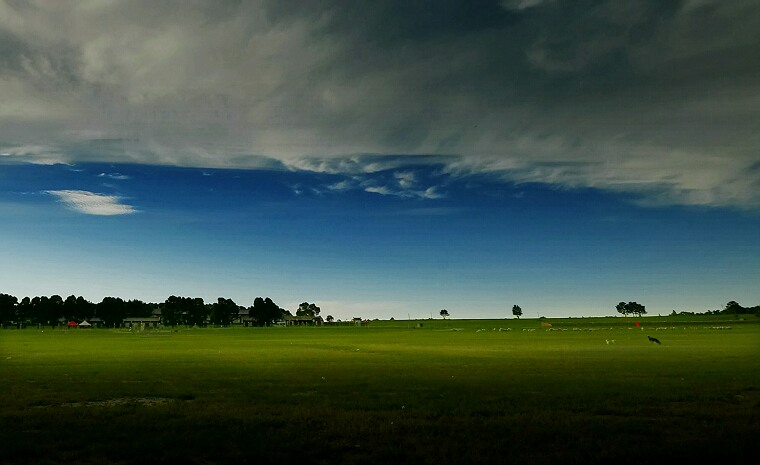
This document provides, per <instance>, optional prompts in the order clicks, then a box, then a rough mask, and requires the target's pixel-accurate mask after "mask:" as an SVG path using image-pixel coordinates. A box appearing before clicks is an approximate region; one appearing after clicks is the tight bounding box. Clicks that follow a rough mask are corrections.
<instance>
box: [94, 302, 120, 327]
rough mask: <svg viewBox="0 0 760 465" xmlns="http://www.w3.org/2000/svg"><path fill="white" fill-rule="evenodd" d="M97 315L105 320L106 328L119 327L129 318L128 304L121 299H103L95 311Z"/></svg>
mask: <svg viewBox="0 0 760 465" xmlns="http://www.w3.org/2000/svg"><path fill="white" fill-rule="evenodd" d="M95 315H96V316H97V317H98V318H100V319H101V320H103V323H104V324H105V325H106V327H108V328H116V327H119V326H121V324H122V322H123V321H124V318H126V317H127V306H126V302H124V300H123V299H122V298H121V297H103V300H102V301H100V303H99V304H98V306H97V309H96V310H95Z"/></svg>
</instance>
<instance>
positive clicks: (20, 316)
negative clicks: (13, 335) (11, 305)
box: [14, 297, 32, 328]
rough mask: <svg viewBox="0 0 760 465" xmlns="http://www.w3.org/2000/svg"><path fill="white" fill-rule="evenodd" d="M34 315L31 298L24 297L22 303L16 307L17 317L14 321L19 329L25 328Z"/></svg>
mask: <svg viewBox="0 0 760 465" xmlns="http://www.w3.org/2000/svg"><path fill="white" fill-rule="evenodd" d="M31 314H32V300H31V299H30V298H29V297H24V298H23V299H21V301H20V302H19V303H18V305H16V317H15V319H14V321H15V322H16V327H17V328H25V327H26V325H27V324H28V323H29V318H30V317H31Z"/></svg>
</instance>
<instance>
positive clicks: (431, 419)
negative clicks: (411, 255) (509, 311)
mask: <svg viewBox="0 0 760 465" xmlns="http://www.w3.org/2000/svg"><path fill="white" fill-rule="evenodd" d="M633 321H634V320H632V319H623V318H593V319H565V320H536V319H532V320H523V321H515V320H491V321H477V320H469V321H467V320H447V321H442V320H435V321H432V320H425V321H419V322H408V321H395V322H393V321H390V322H389V321H382V322H380V321H378V322H372V323H371V324H370V325H369V326H368V327H320V328H219V329H215V328H206V329H197V328H193V329H184V328H180V329H178V330H177V331H176V332H175V331H171V330H168V329H165V330H159V331H156V330H147V331H143V332H136V331H133V332H129V331H124V330H81V329H79V330H64V329H57V330H51V329H49V328H46V329H44V331H40V330H39V329H27V330H21V331H19V330H4V331H0V363H1V364H2V365H0V366H2V378H1V379H0V392H2V402H1V403H0V443H1V446H0V462H1V463H19V464H24V463H35V464H62V463H92V464H106V463H135V462H145V461H150V462H158V463H191V464H192V463H197V464H214V463H294V462H297V463H301V464H305V463H324V464H333V463H357V464H358V463H408V464H433V463H435V464H441V463H452V464H454V463H457V464H458V463H531V464H533V463H586V464H587V463H610V462H614V463H641V462H642V461H649V462H652V461H654V462H657V463H664V462H665V461H667V460H676V459H678V460H690V459H691V460H697V459H698V460H700V461H702V460H719V463H721V464H725V463H750V462H754V460H755V459H757V458H758V456H759V454H758V446H757V444H756V443H755V442H754V441H756V440H757V438H758V437H760V324H758V323H760V322H759V321H758V319H757V318H756V317H751V318H748V320H747V321H738V320H737V321H731V320H728V319H718V318H714V317H709V318H705V317H702V318H701V319H700V318H696V317H694V318H691V319H688V318H685V317H684V318H681V319H677V318H675V317H662V318H656V317H654V318H651V317H650V318H645V319H642V325H643V326H642V328H636V327H635V326H634V325H633ZM546 322H548V323H551V324H552V325H553V326H551V327H544V326H541V323H546ZM419 324H421V325H422V326H421V327H418V325H419ZM658 328H659V329H658ZM729 328H730V329H729ZM500 329H501V330H500ZM508 329H509V330H508ZM647 335H651V336H655V337H657V338H659V339H660V340H661V341H662V344H661V345H656V344H652V343H650V342H649V341H648V340H647V337H646V336H647ZM612 340H614V342H612Z"/></svg>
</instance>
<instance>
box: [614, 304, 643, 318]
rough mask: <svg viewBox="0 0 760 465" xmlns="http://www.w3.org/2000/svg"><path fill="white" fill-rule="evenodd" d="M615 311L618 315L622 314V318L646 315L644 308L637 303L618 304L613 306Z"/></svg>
mask: <svg viewBox="0 0 760 465" xmlns="http://www.w3.org/2000/svg"><path fill="white" fill-rule="evenodd" d="M615 309H616V310H617V311H618V313H620V314H622V315H623V316H628V315H637V316H641V315H644V314H646V312H647V311H646V307H644V306H643V305H641V304H640V303H638V302H628V303H625V302H620V303H619V304H617V305H616V306H615Z"/></svg>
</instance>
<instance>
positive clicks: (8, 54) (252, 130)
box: [0, 0, 760, 318]
mask: <svg viewBox="0 0 760 465" xmlns="http://www.w3.org/2000/svg"><path fill="white" fill-rule="evenodd" d="M758 31H760V7H758V5H757V2H755V1H751V0H746V1H745V0H736V1H732V2H722V1H713V0H684V1H679V2H659V1H649V0H633V1H629V2H618V1H611V0H610V1H603V0H602V1H590V0H589V1H585V0H578V1H565V0H483V1H478V2H473V1H470V0H467V1H465V0H462V1H458V0H450V1H446V2H437V1H430V2H428V1H419V2H408V1H406V0H398V1H396V0H389V1H386V2H380V3H378V2H361V1H359V2H350V3H348V4H346V3H345V2H339V1H334V0H321V1H314V2H308V3H306V4H303V2H288V1H282V0H255V1H250V2H236V1H208V2H207V1H199V2H192V3H179V4H178V3H175V2H160V1H159V2H157V1H154V0H151V1H147V0H146V1H141V0H136V1H121V0H117V1H112V2H69V1H61V2H39V3H38V2H28V3H20V2H9V1H4V0H0V44H1V45H0V102H2V105H0V214H1V215H2V219H3V223H2V227H1V228H0V241H2V242H1V243H2V247H1V248H0V287H1V288H0V292H5V293H10V294H13V295H17V296H19V297H23V296H26V295H29V296H33V295H51V294H61V295H69V294H76V295H83V296H85V297H86V298H88V299H90V300H93V301H99V300H100V299H102V298H103V297H104V296H118V297H123V298H137V299H141V300H146V301H163V300H164V299H166V297H168V296H169V295H172V294H174V295H183V296H190V297H202V298H204V299H205V300H207V301H210V300H215V299H216V298H217V297H227V298H232V299H233V300H235V301H236V302H237V303H238V304H241V305H250V304H251V302H252V301H253V299H254V298H255V297H257V296H268V297H271V298H272V299H273V300H274V301H275V302H277V303H278V304H279V305H281V306H283V307H285V308H288V309H291V310H292V309H294V308H295V307H296V306H297V305H298V304H299V303H300V302H303V301H309V302H316V303H317V304H318V305H320V306H321V307H322V308H323V311H324V312H325V313H326V314H332V315H333V316H335V317H336V318H351V317H354V316H362V317H367V318H388V317H391V316H393V317H395V318H406V317H407V316H412V317H429V316H430V314H431V312H432V314H433V316H436V315H437V314H438V311H439V310H440V309H442V308H446V309H448V310H449V313H450V314H451V315H452V316H453V317H455V318H465V317H503V316H510V309H511V307H512V305H514V304H518V305H520V306H521V307H522V308H523V309H524V311H525V315H526V316H537V315H545V316H581V315H609V314H614V306H615V304H617V302H619V301H621V300H624V301H631V300H635V301H638V302H640V303H642V304H644V305H646V307H647V309H648V311H649V313H650V314H658V313H660V314H665V313H670V312H671V311H672V310H677V311H697V312H703V311H705V310H713V309H718V308H722V306H723V305H725V303H726V302H728V301H729V300H736V301H738V302H739V303H741V304H744V305H755V304H757V303H758V301H760V290H758V288H760V286H758V285H757V283H758V282H760V245H758V244H759V243H760V240H758V238H759V237H760V234H759V232H760V155H758V154H760V139H759V138H758V134H760V105H758V104H757V102H758V99H760V84H759V83H760V63H759V62H758V60H757V58H756V57H758V56H760V35H758V34H759V33H758Z"/></svg>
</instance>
